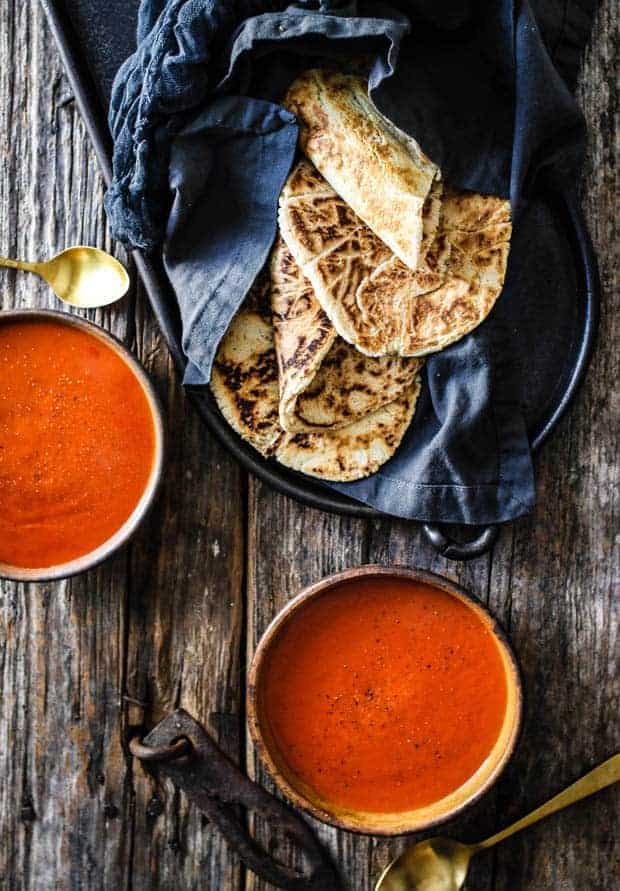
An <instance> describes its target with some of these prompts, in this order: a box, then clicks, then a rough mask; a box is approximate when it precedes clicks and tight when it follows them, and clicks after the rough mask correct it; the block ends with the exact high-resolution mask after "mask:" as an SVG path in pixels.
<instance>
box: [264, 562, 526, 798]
mask: <svg viewBox="0 0 620 891" xmlns="http://www.w3.org/2000/svg"><path fill="white" fill-rule="evenodd" d="M260 691H261V693H260V697H261V699H260V701H261V705H260V709H261V712H262V716H263V720H264V721H265V722H266V727H267V728H268V733H269V736H270V737H271V739H272V744H275V747H276V748H277V750H278V753H279V755H280V756H281V760H282V762H284V764H285V766H286V773H288V774H289V775H290V774H292V775H293V776H294V777H295V778H297V779H298V780H299V781H301V783H302V784H303V786H305V787H306V789H308V788H309V789H310V790H311V792H312V794H313V796H316V797H318V798H319V799H322V800H323V801H326V802H329V803H330V804H331V805H335V806H337V807H339V808H344V809H349V810H353V811H358V812H360V811H361V812H372V813H378V814H380V813H396V812H404V811H411V810H415V809H417V808H421V807H424V806H426V805H429V804H431V803H433V802H437V801H439V800H440V799H442V798H444V797H445V796H447V795H449V794H450V793H452V792H454V791H455V790H457V789H459V787H461V786H462V785H463V784H464V783H465V782H466V781H467V780H468V779H470V778H471V777H472V775H473V774H474V773H475V772H476V771H477V770H478V768H479V767H480V766H481V765H482V764H483V762H484V761H485V759H487V757H488V756H489V754H490V752H491V751H492V750H493V748H494V746H495V744H496V743H497V741H498V738H499V736H500V733H501V731H502V727H503V723H504V719H505V715H506V708H507V697H508V682H507V677H506V668H505V665H504V661H503V656H502V653H501V652H500V648H499V644H498V643H497V639H496V637H495V634H494V632H493V631H492V629H491V626H490V623H486V622H485V621H484V619H483V618H482V616H481V615H480V614H479V613H478V612H477V611H475V610H474V609H473V608H472V607H471V606H470V605H468V602H467V601H465V600H461V599H460V598H458V597H456V596H453V595H451V594H448V593H446V592H444V591H442V590H441V589H439V588H435V587H432V586H430V585H427V584H421V583H418V582H414V581H412V580H410V579H406V578H386V577H380V576H378V577H374V578H373V577H368V578H359V579H357V580H353V581H349V582H341V583H339V584H338V585H337V587H335V588H332V589H329V590H327V591H325V592H323V593H321V594H318V595H317V596H315V597H312V598H310V599H309V600H308V601H307V602H306V603H305V604H302V605H301V606H300V607H299V608H298V609H297V610H296V611H294V612H293V613H292V614H291V616H290V617H289V618H288V620H287V621H285V623H284V624H283V625H282V626H281V627H280V629H279V630H278V632H277V634H276V636H275V637H274V638H273V639H272V642H271V645H270V647H269V649H268V650H267V651H266V652H265V662H264V666H263V669H262V671H261V678H260ZM278 760H279V759H278ZM293 785H295V783H293Z"/></svg>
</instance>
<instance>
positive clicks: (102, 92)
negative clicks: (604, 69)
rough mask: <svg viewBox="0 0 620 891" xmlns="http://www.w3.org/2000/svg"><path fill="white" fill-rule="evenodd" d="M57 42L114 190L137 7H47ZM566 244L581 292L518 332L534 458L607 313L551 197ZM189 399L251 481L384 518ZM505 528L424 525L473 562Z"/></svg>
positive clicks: (158, 296) (146, 273)
mask: <svg viewBox="0 0 620 891" xmlns="http://www.w3.org/2000/svg"><path fill="white" fill-rule="evenodd" d="M41 3H42V5H43V8H44V10H45V13H46V15H47V18H48V21H49V24H50V27H51V30H52V33H53V35H54V37H55V39H56V41H57V43H58V47H59V49H60V53H61V55H62V59H63V62H64V65H65V69H66V72H67V76H68V78H69V81H70V83H71V86H72V89H73V91H74V94H75V98H76V102H77V104H78V107H79V109H80V112H81V113H82V116H83V118H84V121H85V123H86V127H87V129H88V131H89V134H90V137H91V139H92V141H93V144H94V148H95V151H96V154H97V157H98V160H99V163H100V165H101V169H102V171H103V176H104V178H105V180H106V182H109V181H110V178H111V173H112V168H111V150H112V145H111V139H110V134H109V130H108V126H107V122H106V114H107V108H108V102H109V96H110V91H111V87H112V81H113V78H114V75H115V73H116V71H117V69H118V67H119V65H120V64H121V62H122V61H123V60H124V59H125V58H126V57H127V56H128V55H129V54H130V53H131V52H132V51H133V49H134V46H135V39H134V35H135V31H136V19H137V11H138V6H139V0H105V2H103V0H41ZM549 204H550V207H552V209H553V212H554V214H555V215H556V216H557V220H558V224H559V226H560V227H561V230H562V232H563V234H564V236H565V251H566V262H567V263H569V264H572V266H573V267H574V281H575V288H574V290H572V289H570V290H569V292H567V293H562V294H561V295H559V303H558V297H557V295H556V303H555V304H554V318H555V320H556V321H557V320H561V321H559V322H557V324H556V325H554V333H553V343H552V344H549V343H547V344H546V345H545V348H544V349H542V350H541V349H540V348H538V349H537V348H536V346H537V344H539V339H540V331H541V325H540V310H539V307H538V306H537V301H535V300H534V301H532V303H531V306H526V307H523V310H522V313H521V315H520V318H519V329H518V332H517V338H516V339H517V350H518V354H519V355H518V358H519V357H521V358H522V360H523V361H522V362H521V363H520V365H521V368H522V374H523V375H525V384H524V386H523V394H524V410H525V416H526V422H527V429H528V434H529V437H530V442H531V444H532V449H533V450H534V451H536V450H537V449H539V448H540V446H541V445H542V443H543V442H544V441H545V439H546V438H547V437H548V436H549V434H550V433H551V431H552V430H553V429H554V428H555V426H556V425H557V423H558V421H559V420H560V418H561V417H562V415H563V414H564V412H565V411H566V409H567V408H568V406H569V405H570V403H571V401H572V399H573V397H574V395H575V392H576V389H577V387H578V386H579V384H580V382H581V380H582V379H583V376H584V374H585V371H586V369H587V366H588V362H589V359H590V356H591V353H592V348H593V346H594V340H595V335H596V326H597V321H598V308H599V281H598V270H597V263H596V258H595V255H594V252H593V250H592V246H591V244H590V239H589V237H588V233H587V230H586V227H585V224H584V221H583V218H582V216H581V212H580V210H579V208H578V207H577V206H576V205H572V204H569V203H568V202H567V201H566V199H565V198H564V197H563V196H559V195H556V196H549ZM134 258H135V262H136V266H137V268H138V272H139V274H140V276H141V278H142V280H143V282H144V285H145V287H146V291H147V294H148V296H149V300H150V302H151V305H152V307H153V310H154V312H155V315H156V317H157V320H158V322H159V324H160V326H161V328H162V331H163V333H164V336H165V338H166V341H167V343H168V346H169V348H170V350H171V353H172V356H173V358H174V361H175V363H176V365H177V368H178V369H179V370H181V369H183V368H184V365H185V358H184V356H183V352H182V349H181V325H180V319H179V315H178V312H177V308H176V303H175V299H174V295H173V293H172V289H171V287H170V284H169V282H168V279H167V277H166V275H165V273H164V270H163V267H162V265H161V263H158V262H157V261H154V260H152V259H151V258H148V257H146V256H144V255H143V254H141V253H140V252H135V253H134ZM190 397H191V399H192V402H193V404H194V405H195V407H196V409H197V410H198V412H199V413H200V416H201V417H202V419H203V420H204V421H205V423H206V424H207V426H208V427H209V429H210V430H211V431H212V432H213V433H214V434H215V435H216V436H217V437H218V439H219V440H220V441H221V442H222V443H223V444H224V445H225V447H226V448H227V449H228V450H229V451H230V452H231V453H232V454H233V455H234V456H235V457H236V458H237V460H239V461H240V463H241V464H242V465H243V466H244V467H245V468H246V469H247V470H248V471H250V472H251V473H254V474H255V475H256V476H258V477H260V479H262V480H263V481H265V482H266V483H269V484H270V485H271V486H273V487H274V488H275V489H277V490H278V491H280V492H283V493H285V494H286V495H289V496H291V497H293V498H296V499H297V500H299V501H301V502H303V503H304V504H307V505H309V506H311V507H316V508H319V509H321V510H327V511H333V512H336V513H340V514H348V515H350V516H357V517H367V518H376V517H379V516H382V515H381V514H380V513H379V512H378V511H376V510H375V509H374V508H372V507H369V506H367V505H364V504H360V503H359V502H357V501H353V500H352V499H350V498H347V497H346V496H344V495H341V494H340V493H339V492H336V491H334V490H331V489H327V488H325V487H323V486H321V485H320V484H319V483H317V482H316V481H314V480H312V479H311V478H309V477H306V476H303V475H302V474H298V473H295V472H293V471H289V470H287V469H286V468H284V467H282V466H280V465H278V464H276V463H274V462H271V461H267V460H265V459H264V458H262V457H261V456H260V455H259V454H258V453H257V452H255V451H254V449H252V448H251V447H250V446H248V445H246V443H244V442H243V441H242V440H241V439H240V438H239V437H238V436H237V435H236V434H235V433H234V432H233V430H232V429H231V428H230V427H229V425H228V424H227V423H226V421H224V419H223V418H222V416H221V415H220V413H219V411H218V409H217V407H216V405H215V403H214V401H213V399H212V398H211V396H210V394H209V392H208V391H207V390H206V389H204V388H200V389H199V388H196V389H193V390H190ZM498 529H499V527H497V526H488V527H486V528H481V529H475V530H474V534H475V537H474V538H473V540H471V535H470V536H469V539H470V540H467V541H464V542H460V541H455V540H454V539H452V538H451V537H450V536H449V535H448V533H447V531H446V530H445V529H444V528H442V527H441V526H438V525H433V524H428V523H427V524H424V531H425V533H426V535H427V537H428V539H429V540H430V542H431V543H432V544H433V546H434V547H435V548H436V549H437V550H438V551H439V552H440V553H442V554H444V556H446V557H451V558H453V559H460V560H466V559H470V558H472V557H476V556H479V555H480V554H482V553H484V552H485V551H486V550H488V549H489V548H490V547H491V545H492V544H493V542H494V541H495V539H496V537H497V533H498Z"/></svg>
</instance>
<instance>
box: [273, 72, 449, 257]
mask: <svg viewBox="0 0 620 891" xmlns="http://www.w3.org/2000/svg"><path fill="white" fill-rule="evenodd" d="M284 105H285V106H286V108H288V109H289V110H290V111H292V112H293V114H295V115H296V116H297V120H298V122H299V128H300V131H299V132H300V145H301V149H302V151H303V152H304V154H305V155H306V157H308V158H309V159H310V160H311V161H312V163H313V164H314V165H315V167H316V168H317V169H318V170H319V171H320V173H321V174H322V175H323V176H324V177H325V179H326V180H327V182H328V183H329V184H330V185H331V186H332V187H333V188H334V189H335V191H336V192H337V193H338V195H340V196H341V198H343V199H344V201H345V202H346V203H347V204H348V205H349V206H350V207H351V208H352V209H353V210H354V211H355V213H356V214H357V215H358V217H360V218H361V219H362V220H363V221H364V222H365V223H366V224H367V225H368V226H369V227H370V229H372V231H373V232H375V234H376V235H378V236H379V238H380V239H381V240H382V241H383V242H384V243H385V244H386V245H387V246H388V247H389V248H390V249H391V250H392V251H393V252H394V254H396V256H397V257H399V258H400V259H401V260H402V262H403V263H405V265H407V266H408V267H409V268H410V269H413V270H415V269H417V267H418V265H419V263H420V260H421V259H422V257H423V255H424V250H425V248H427V247H428V245H429V243H430V240H429V236H430V237H431V238H432V236H433V235H434V230H433V229H432V226H433V222H434V225H435V228H436V224H437V213H436V210H437V208H436V204H435V203H434V201H433V200H431V201H430V202H427V199H429V196H430V192H431V188H432V186H433V183H436V182H437V180H438V179H439V177H440V172H439V169H438V167H436V165H435V164H433V163H432V162H431V161H429V159H428V158H427V157H426V156H425V155H424V154H423V152H422V150H421V149H420V147H419V145H418V144H417V142H416V141H415V140H414V139H412V138H411V137H410V136H408V135H407V134H405V133H403V132H402V131H400V130H398V129H397V128H396V127H395V126H394V125H393V124H392V123H391V122H390V121H388V120H386V118H384V117H383V115H381V114H380V113H379V112H378V111H377V109H376V108H375V107H374V105H373V104H372V102H371V101H370V99H369V97H368V89H367V83H366V81H364V80H363V79H361V78H359V77H355V76H352V75H349V74H341V73H339V72H332V71H323V70H312V71H306V72H304V74H302V75H301V76H300V77H299V78H298V79H297V80H296V81H294V83H293V84H292V85H291V87H290V88H289V90H288V92H287V94H286V97H285V99H284ZM438 188H439V187H437V188H436V190H435V193H434V195H433V196H432V197H433V199H434V198H436V197H437V191H438ZM425 228H426V233H425ZM425 234H426V236H427V238H426V240H425V239H424V235H425Z"/></svg>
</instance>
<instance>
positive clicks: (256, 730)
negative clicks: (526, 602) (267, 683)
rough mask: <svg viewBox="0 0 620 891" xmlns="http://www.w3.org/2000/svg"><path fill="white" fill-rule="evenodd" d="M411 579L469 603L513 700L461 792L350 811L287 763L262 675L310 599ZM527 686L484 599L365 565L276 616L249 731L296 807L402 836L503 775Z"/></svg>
mask: <svg viewBox="0 0 620 891" xmlns="http://www.w3.org/2000/svg"><path fill="white" fill-rule="evenodd" d="M379 577H380V578H382V579H385V578H388V579H389V578H394V579H396V578H398V579H410V580H412V581H414V582H421V583H424V584H427V585H431V586H433V587H435V588H439V589H440V590H442V591H445V592H446V593H448V594H450V595H451V596H453V597H456V598H458V599H459V600H461V601H464V602H465V603H466V604H467V605H468V606H469V607H470V608H471V609H472V610H473V611H474V612H475V613H476V614H477V615H478V616H479V618H480V619H481V620H482V621H483V622H484V624H485V625H486V626H487V627H488V628H489V630H490V631H491V633H492V634H493V635H494V637H495V640H496V642H497V644H498V647H499V651H500V654H501V658H502V662H503V666H504V670H505V676H506V680H507V688H508V700H507V706H506V713H505V717H504V722H503V725H502V729H501V731H500V734H499V737H498V740H497V742H496V744H495V746H494V748H493V750H492V751H491V753H490V755H489V756H488V757H487V759H486V760H485V761H484V763H483V764H482V765H481V766H480V768H479V769H478V770H477V771H476V773H475V774H474V775H473V776H472V777H470V779H469V780H467V781H466V782H465V784H464V785H463V786H461V787H460V788H459V789H458V790H456V791H455V792H453V793H451V794H450V795H448V796H446V797H445V798H443V799H441V800H440V801H437V802H434V803H432V804H430V805H427V806H424V807H421V808H418V809H416V810H412V811H407V812H402V813H388V814H384V813H366V812H357V811H352V810H348V809H347V810H345V809H342V808H340V807H338V806H334V805H333V804H331V803H330V802H329V801H326V800H325V799H323V798H320V797H319V796H318V795H317V793H315V792H314V791H313V790H312V789H310V788H308V787H307V786H305V785H304V783H303V782H302V781H301V780H300V779H299V778H298V777H297V776H295V775H294V774H293V773H292V772H291V769H290V768H289V766H288V765H287V764H286V763H285V761H284V759H283V758H282V756H281V754H280V753H279V751H278V747H277V745H276V743H275V740H274V738H273V735H272V733H271V731H270V728H269V726H268V722H267V720H266V718H265V714H264V707H263V696H262V672H263V668H264V666H265V660H266V657H267V656H268V654H269V651H270V647H271V646H272V644H273V642H274V641H275V639H276V638H277V636H278V634H279V633H280V631H281V630H282V628H283V627H284V626H285V624H286V623H287V622H288V621H289V620H290V619H291V618H292V617H293V616H294V615H295V613H296V612H297V610H298V609H299V608H300V607H302V606H303V605H304V604H306V603H307V602H308V601H309V600H311V599H312V598H315V597H319V596H321V595H323V594H325V593H326V592H328V591H329V590H330V589H332V588H334V587H337V586H339V585H341V584H342V583H343V582H350V581H354V580H356V579H360V578H364V579H368V578H379ZM522 702H523V697H522V687H521V680H520V676H519V670H518V667H517V663H516V659H515V656H514V654H513V652H512V649H511V648H510V645H509V644H508V641H507V640H506V637H505V635H504V633H503V631H502V630H501V628H500V627H499V625H498V624H497V622H496V621H495V620H494V619H493V617H492V616H491V614H490V613H489V612H488V610H487V609H486V608H485V607H484V606H483V605H482V604H481V603H480V601H479V600H478V599H477V598H476V597H474V596H473V595H472V594H470V593H469V592H467V591H465V590H464V589H463V588H461V587H460V586H459V585H457V584H455V583H454V582H452V581H450V580H449V579H447V578H444V577H443V576H440V575H436V574H434V573H431V572H425V571H422V570H418V569H407V568H404V567H403V568H401V567H393V568H386V567H381V566H373V565H366V566H360V567H358V568H356V569H350V570H347V571H346V572H341V573H338V574H336V575H330V576H328V577H327V578H324V579H322V580H321V581H320V582H318V583H316V584H314V585H310V587H308V588H305V589H304V590H303V591H302V592H301V593H300V594H299V595H297V597H295V598H294V599H293V600H291V601H290V602H289V603H288V604H287V605H286V606H285V607H284V609H283V610H282V611H281V612H280V613H279V614H278V615H277V616H276V618H275V619H274V620H273V622H272V623H271V624H270V625H269V627H268V628H267V630H266V631H265V633H264V635H263V637H262V638H261V640H260V643H259V645H258V647H257V649H256V653H255V654H254V659H253V661H252V665H251V668H250V673H249V677H248V690H247V712H248V724H249V731H250V735H251V737H252V740H253V742H254V745H255V746H256V749H257V751H258V754H259V756H260V758H261V760H262V761H263V763H264V765H265V767H266V768H267V770H268V772H269V774H270V775H271V777H272V779H273V780H274V782H275V783H276V785H277V787H278V788H279V790H280V791H281V792H282V793H283V794H284V795H285V796H286V797H287V798H288V799H289V800H290V801H291V802H292V803H293V804H294V805H296V806H298V807H300V808H302V809H303V810H305V811H307V812H308V813H309V814H312V816H314V817H316V818H317V819H319V820H322V821H323V822H325V823H330V824H331V825H333V826H337V827H340V828H342V829H347V830H350V831H353V832H361V833H366V834H370V835H401V834H403V833H408V832H419V831H422V830H425V829H429V828H430V827H431V826H435V825H437V824H439V823H442V822H444V821H446V820H449V819H452V818H453V817H455V816H456V815H457V814H459V813H461V812H462V811H463V810H464V809H465V808H467V807H469V806H470V805H471V804H473V802H474V801H476V800H477V799H478V798H480V796H481V795H483V794H484V793H485V792H487V791H488V790H489V789H490V787H491V786H492V785H493V783H494V782H495V781H496V780H497V778H498V777H499V776H500V774H501V772H502V771H503V769H504V768H505V766H506V764H507V762H508V760H509V758H510V757H511V755H512V753H513V751H514V748H515V745H516V742H517V738H518V735H519V731H520V727H521V719H522Z"/></svg>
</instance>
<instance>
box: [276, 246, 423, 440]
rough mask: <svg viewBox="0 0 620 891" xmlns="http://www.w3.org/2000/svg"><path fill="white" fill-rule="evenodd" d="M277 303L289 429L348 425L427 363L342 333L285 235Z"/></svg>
mask: <svg viewBox="0 0 620 891" xmlns="http://www.w3.org/2000/svg"><path fill="white" fill-rule="evenodd" d="M271 308H272V312H273V324H274V329H275V345H276V354H277V357H278V369H279V377H280V423H281V425H282V427H283V428H284V430H286V431H287V432H289V433H297V432H301V431H308V432H315V431H317V430H326V429H328V428H329V429H332V430H335V429H338V428H340V427H345V426H347V425H348V424H351V423H353V422H354V421H356V420H359V419H361V418H362V417H364V416H365V415H367V414H369V413H370V412H373V411H376V409H378V408H380V407H381V406H383V405H387V404H388V403H390V402H393V401H394V400H395V399H397V398H398V397H399V396H400V395H401V394H402V393H403V391H404V390H406V389H410V388H411V385H412V383H413V380H414V377H415V375H416V372H417V371H418V370H419V368H420V366H421V364H422V363H421V361H420V360H419V359H404V358H401V357H400V356H383V357H380V358H370V357H368V356H364V355H362V354H361V353H360V352H359V351H358V350H356V349H355V347H353V346H351V344H349V343H347V342H346V341H344V340H343V339H342V338H341V337H338V335H337V334H336V330H335V328H334V327H333V325H332V323H331V322H330V321H329V319H328V317H327V316H326V314H325V312H324V311H323V309H322V308H321V305H320V303H319V302H318V300H317V299H316V297H315V295H314V291H313V289H312V285H311V284H310V282H309V281H308V279H306V278H305V277H304V275H303V273H302V272H301V269H300V268H299V266H298V265H297V263H296V262H295V260H294V259H293V257H292V255H291V253H290V251H289V249H288V248H287V247H286V245H285V243H284V241H283V240H282V239H281V238H278V240H277V242H276V245H275V247H274V250H273V252H272V255H271Z"/></svg>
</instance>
